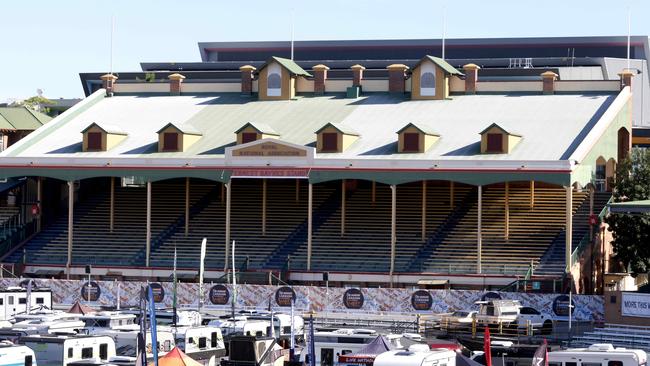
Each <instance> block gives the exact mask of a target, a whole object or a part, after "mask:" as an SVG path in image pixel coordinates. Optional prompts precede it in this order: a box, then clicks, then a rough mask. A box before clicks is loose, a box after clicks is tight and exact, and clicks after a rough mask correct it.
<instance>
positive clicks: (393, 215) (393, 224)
mask: <svg viewBox="0 0 650 366" xmlns="http://www.w3.org/2000/svg"><path fill="white" fill-rule="evenodd" d="M390 191H391V200H390V207H391V209H390V282H391V286H392V283H393V272H395V249H396V248H395V244H396V243H397V186H396V185H394V184H391V186H390Z"/></svg>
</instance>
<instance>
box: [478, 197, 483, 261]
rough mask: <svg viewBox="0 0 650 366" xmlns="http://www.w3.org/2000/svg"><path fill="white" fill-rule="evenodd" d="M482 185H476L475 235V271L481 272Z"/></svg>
mask: <svg viewBox="0 0 650 366" xmlns="http://www.w3.org/2000/svg"><path fill="white" fill-rule="evenodd" d="M482 201H483V186H478V212H477V216H478V219H477V235H476V273H481V272H482V268H481V256H482V254H483V253H482V251H483V248H482V246H483V233H482V232H481V229H482V228H481V225H482V222H481V220H482V219H483V217H482V215H483V212H482V211H483V207H482V205H483V202H482Z"/></svg>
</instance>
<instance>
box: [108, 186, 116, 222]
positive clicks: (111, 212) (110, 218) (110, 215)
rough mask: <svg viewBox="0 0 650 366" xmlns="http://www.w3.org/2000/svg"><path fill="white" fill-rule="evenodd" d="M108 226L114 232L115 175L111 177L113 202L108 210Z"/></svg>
mask: <svg viewBox="0 0 650 366" xmlns="http://www.w3.org/2000/svg"><path fill="white" fill-rule="evenodd" d="M108 228H109V230H110V232H113V229H114V228H115V177H111V202H110V204H109V212H108Z"/></svg>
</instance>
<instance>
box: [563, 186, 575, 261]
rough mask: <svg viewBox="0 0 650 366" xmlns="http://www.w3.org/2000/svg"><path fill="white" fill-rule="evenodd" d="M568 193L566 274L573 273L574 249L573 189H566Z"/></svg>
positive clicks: (569, 187)
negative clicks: (572, 254)
mask: <svg viewBox="0 0 650 366" xmlns="http://www.w3.org/2000/svg"><path fill="white" fill-rule="evenodd" d="M564 190H565V191H566V212H565V218H566V235H565V244H564V245H565V250H566V251H565V262H566V263H565V264H566V273H570V272H571V253H572V252H573V249H572V248H571V243H572V239H573V188H572V187H571V186H568V187H564Z"/></svg>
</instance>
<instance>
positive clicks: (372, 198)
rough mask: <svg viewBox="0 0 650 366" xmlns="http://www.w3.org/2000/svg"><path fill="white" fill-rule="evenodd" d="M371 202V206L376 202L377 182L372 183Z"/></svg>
mask: <svg viewBox="0 0 650 366" xmlns="http://www.w3.org/2000/svg"><path fill="white" fill-rule="evenodd" d="M371 201H372V204H373V205H374V204H375V202H376V201H377V182H375V181H374V180H373V181H372V193H371Z"/></svg>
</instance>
